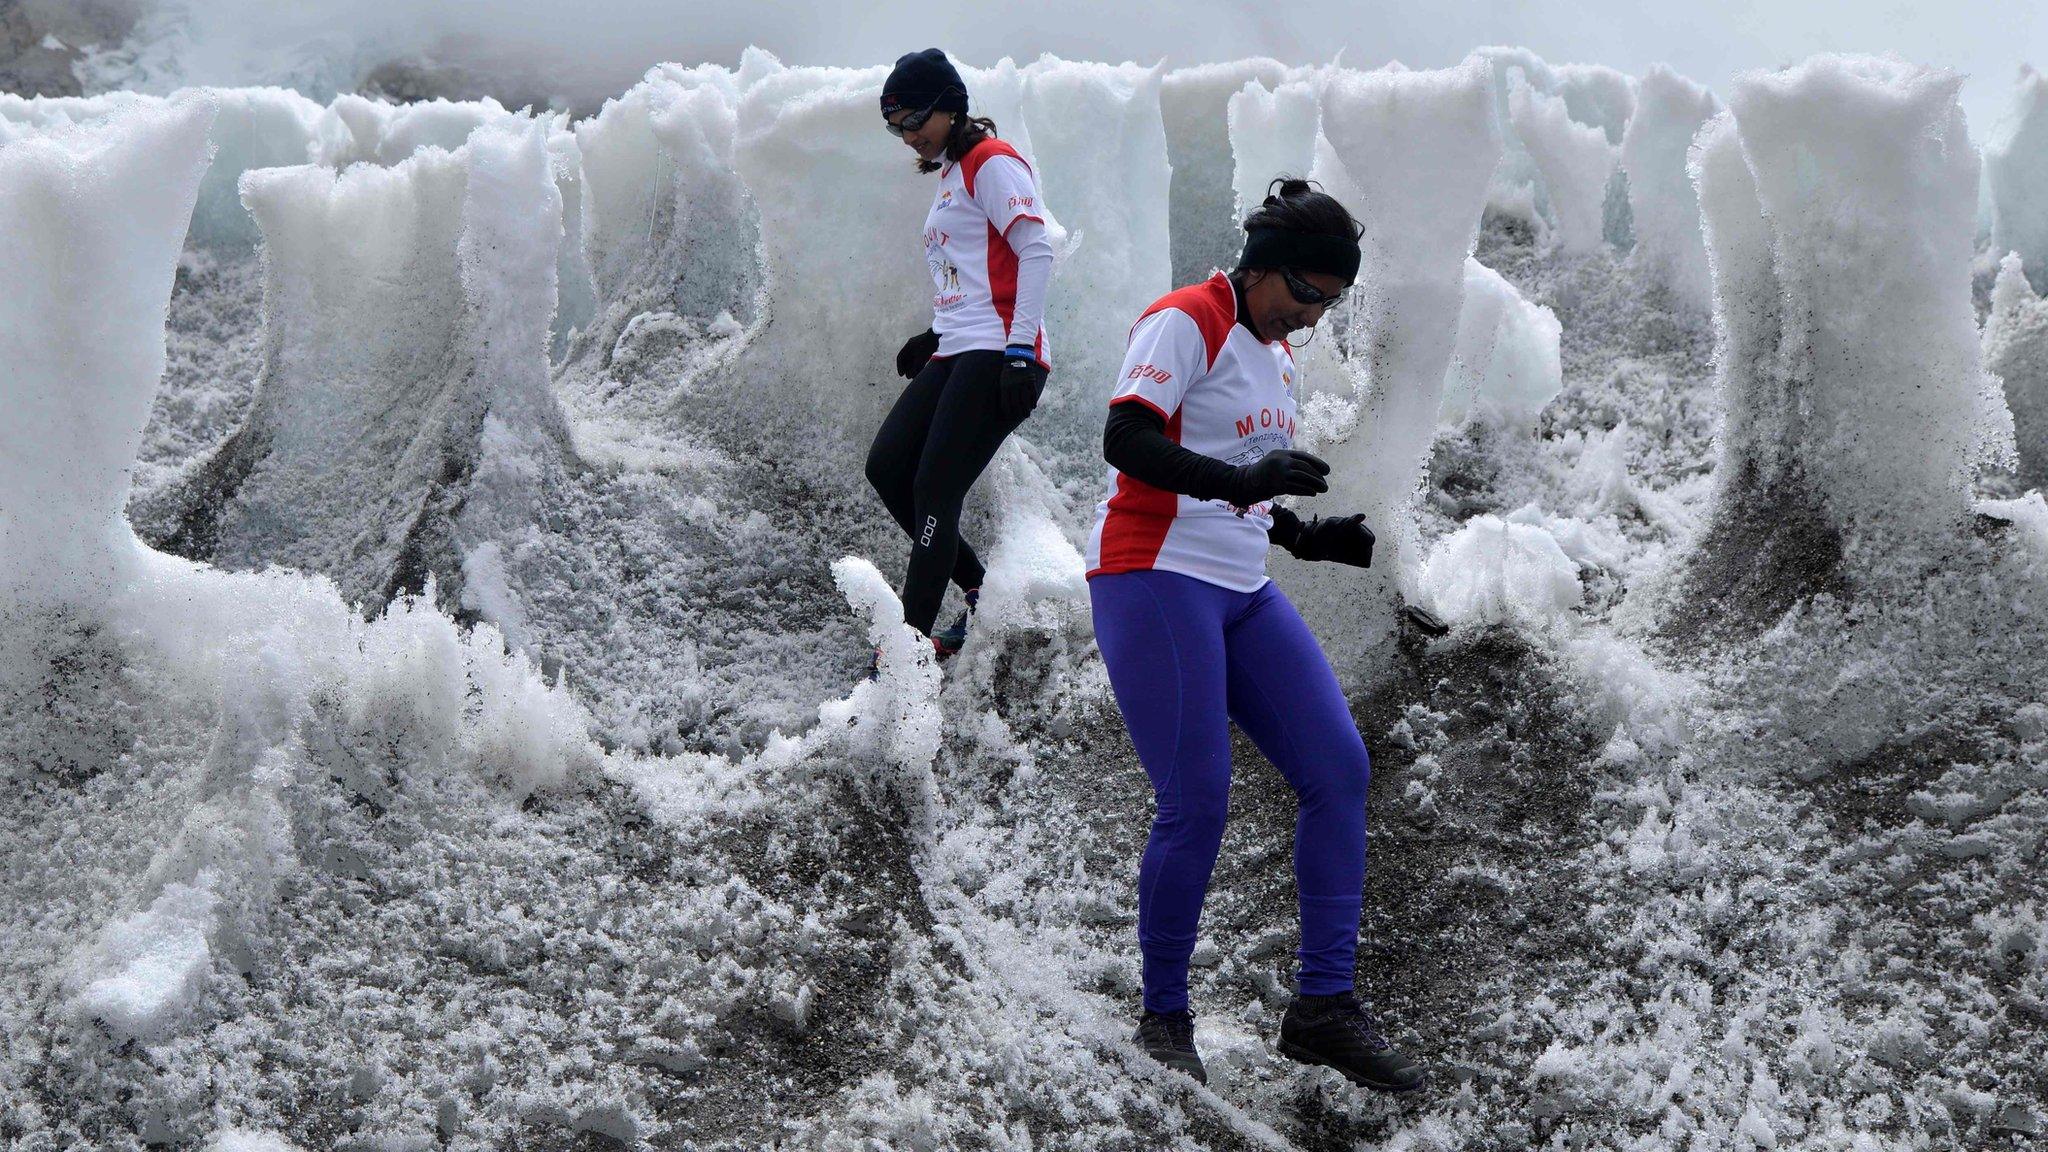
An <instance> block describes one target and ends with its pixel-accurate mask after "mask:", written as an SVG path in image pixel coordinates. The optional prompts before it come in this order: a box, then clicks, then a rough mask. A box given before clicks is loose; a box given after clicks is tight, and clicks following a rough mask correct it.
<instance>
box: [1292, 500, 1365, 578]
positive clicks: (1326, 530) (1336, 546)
mask: <svg viewBox="0 0 2048 1152" xmlns="http://www.w3.org/2000/svg"><path fill="white" fill-rule="evenodd" d="M1372 545H1373V535H1372V529H1370V528H1367V527H1366V526H1365V513H1363V512H1359V513H1355V514H1353V515H1350V516H1334V517H1328V518H1325V517H1322V516H1318V517H1316V518H1315V519H1313V520H1310V521H1309V522H1308V523H1306V524H1303V525H1302V526H1301V533H1300V534H1299V535H1297V536H1296V537H1295V538H1294V544H1293V545H1292V546H1291V547H1289V548H1288V551H1290V552H1292V553H1294V554H1295V555H1296V556H1298V557H1300V558H1301V559H1303V560H1335V561H1336V562H1337V563H1339V564H1349V565H1351V566H1352V567H1353V568H1370V567H1372Z"/></svg>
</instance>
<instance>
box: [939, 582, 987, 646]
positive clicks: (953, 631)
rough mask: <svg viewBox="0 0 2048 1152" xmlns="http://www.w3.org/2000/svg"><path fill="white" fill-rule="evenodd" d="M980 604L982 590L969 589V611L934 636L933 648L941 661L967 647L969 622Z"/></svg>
mask: <svg viewBox="0 0 2048 1152" xmlns="http://www.w3.org/2000/svg"><path fill="white" fill-rule="evenodd" d="M980 602H981V589H979V588H969V589H968V590H967V610H966V611H965V612H962V613H960V616H959V618H958V619H956V620H954V621H953V622H952V623H951V624H949V625H947V626H946V627H945V628H943V629H941V630H939V631H938V632H934V633H933V634H932V647H933V648H935V649H937V650H938V653H939V659H941V660H944V659H946V658H947V657H949V656H952V655H953V654H955V653H957V652H959V651H960V649H961V648H963V647H965V646H966V644H967V625H968V622H969V621H971V620H973V619H974V606H975V605H976V604H978V603H980Z"/></svg>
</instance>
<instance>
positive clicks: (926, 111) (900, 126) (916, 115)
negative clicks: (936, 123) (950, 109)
mask: <svg viewBox="0 0 2048 1152" xmlns="http://www.w3.org/2000/svg"><path fill="white" fill-rule="evenodd" d="M950 91H952V89H950V88H949V89H947V90H946V92H950ZM946 92H941V93H939V95H938V97H937V99H934V100H933V101H932V102H931V103H929V104H927V105H925V106H924V107H923V108H921V109H919V110H918V111H916V112H912V113H911V114H910V115H908V116H905V117H904V118H903V119H902V120H901V121H899V122H897V123H894V124H891V123H889V120H888V118H887V117H883V119H882V127H883V128H884V129H887V130H888V133H889V135H891V136H895V137H898V138H899V139H900V138H901V137H902V135H903V134H904V133H905V132H915V131H917V130H918V129H919V128H922V127H924V125H925V121H927V120H930V119H931V118H932V113H933V112H935V111H937V110H938V107H939V101H940V100H944V99H945V98H946Z"/></svg>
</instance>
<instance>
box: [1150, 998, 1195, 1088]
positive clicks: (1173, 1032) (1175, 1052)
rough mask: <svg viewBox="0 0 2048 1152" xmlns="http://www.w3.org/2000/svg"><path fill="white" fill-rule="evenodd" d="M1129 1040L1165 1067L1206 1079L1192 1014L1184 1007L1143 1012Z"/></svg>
mask: <svg viewBox="0 0 2048 1152" xmlns="http://www.w3.org/2000/svg"><path fill="white" fill-rule="evenodd" d="M1131 1043H1133V1044H1136V1045H1137V1046H1138V1047H1140V1048H1143V1049H1144V1050H1145V1054H1146V1055H1147V1056H1150V1057H1152V1058H1153V1059H1154V1060H1157V1061H1159V1062H1160V1063H1161V1064H1164V1065H1166V1066H1167V1067H1168V1068H1171V1069H1173V1070H1174V1071H1176V1072H1185V1073H1187V1074H1188V1075H1190V1076H1192V1077H1194V1078H1195V1082H1196V1083H1198V1084H1207V1083H1208V1082H1209V1073H1208V1071H1207V1070H1206V1069H1204V1068H1203V1067H1202V1054H1201V1053H1199V1052H1197V1051H1195V1017H1194V1014H1193V1013H1191V1012H1189V1011H1187V1010H1186V1009H1182V1010H1180V1011H1179V1012H1147V1013H1145V1015H1144V1016H1143V1017H1141V1018H1140V1019H1139V1020H1138V1030H1137V1031H1136V1032H1134V1033H1132V1034H1131Z"/></svg>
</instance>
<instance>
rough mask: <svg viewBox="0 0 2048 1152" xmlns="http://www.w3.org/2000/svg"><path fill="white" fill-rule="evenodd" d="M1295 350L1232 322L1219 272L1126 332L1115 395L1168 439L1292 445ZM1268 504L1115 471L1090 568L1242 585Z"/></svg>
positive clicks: (1260, 542) (1253, 455) (1235, 449)
mask: <svg viewBox="0 0 2048 1152" xmlns="http://www.w3.org/2000/svg"><path fill="white" fill-rule="evenodd" d="M1294 377H1295V369H1294V354H1293V353H1292V352H1290V351H1288V349H1287V345H1286V344H1284V343H1282V342H1281V341H1278V340H1275V341H1272V342H1271V343H1268V342H1266V341H1262V340H1260V339H1259V338H1258V337H1256V336H1254V335H1252V334H1251V331H1250V329H1247V328H1246V327H1245V326H1244V325H1242V324H1239V323H1238V322H1237V292H1236V289H1234V288H1233V287H1232V286H1231V283H1230V278H1229V277H1227V276H1225V275H1223V274H1222V273H1221V272H1219V273H1217V274H1216V275H1215V276H1212V277H1210V278H1209V279H1208V280H1207V281H1205V282H1203V283H1201V284H1194V285H1190V286H1188V287H1186V288H1180V289H1176V290H1174V291H1172V292H1169V293H1167V294H1166V295H1165V296H1162V297H1160V298H1159V300H1158V302H1156V303H1154V304H1153V305H1152V307H1150V308H1148V309H1146V310H1145V314H1144V315H1143V316H1142V317H1140V318H1139V319H1138V323H1137V324H1136V325H1135V326H1134V327H1133V328H1132V329H1131V340H1130V345H1129V348H1128V350H1127V351H1126V352H1125V353H1124V366H1123V370H1122V375H1121V378H1120V380H1119V381H1118V383H1117V389H1116V394H1115V395H1114V396H1112V397H1110V401H1109V402H1110V403H1111V404H1112V405H1115V404H1143V405H1145V406H1146V407H1148V408H1150V409H1152V410H1153V411H1155V412H1157V413H1159V415H1160V416H1161V417H1162V418H1164V419H1165V421H1166V436H1167V438H1168V439H1170V440H1172V441H1173V442H1174V443H1176V444H1179V445H1180V446H1181V447H1183V448H1187V449H1189V450H1191V451H1194V452H1199V453H1201V454H1202V455H1204V456H1212V457H1214V458H1216V459H1218V460H1222V461H1225V462H1227V463H1230V464H1238V465H1242V464H1250V463H1251V462H1253V461H1254V460H1257V459H1258V458H1259V457H1261V456H1264V455H1265V454H1266V453H1268V452H1271V451H1273V450H1274V449H1276V448H1287V447H1291V446H1292V445H1293V444H1294V417H1295V404H1294ZM1271 512H1272V504H1271V503H1270V502H1268V501H1261V502H1259V503H1257V504H1254V505H1252V506H1251V507H1249V508H1239V507H1237V506H1236V505H1234V504H1230V503H1228V502H1226V501H1223V500H1197V499H1195V498H1194V497H1192V496H1183V495H1180V494H1178V493H1174V492H1168V491H1166V490H1165V489H1163V488H1154V487H1153V486H1152V485H1150V484H1147V483H1145V482H1144V481H1142V480H1139V479H1137V478H1136V477H1132V476H1126V475H1124V474H1123V473H1121V472H1119V471H1117V470H1116V469H1115V468H1111V469H1110V470H1109V498H1108V499H1106V500H1104V501H1103V502H1102V503H1100V504H1098V505H1096V507H1095V531H1094V533H1093V534H1092V535H1091V536H1090V537H1089V539H1088V575H1089V576H1091V577H1094V576H1100V575H1104V574H1107V573H1113V572H1131V571H1139V570H1143V569H1147V568H1158V569H1163V570H1165V571H1168V572H1178V573H1180V574H1181V575H1183V576H1192V577H1194V578H1195V579H1197V580H1206V581H1208V582H1209V583H1211V584H1218V585H1221V586H1222V587H1225V588H1229V589H1232V590H1233V591H1237V592H1252V591H1256V590H1257V589H1258V588H1259V587H1260V586H1262V585H1263V584H1265V582H1266V548H1267V540H1266V531H1267V529H1269V528H1271V527H1272V526H1273V518H1272V515H1271Z"/></svg>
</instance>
